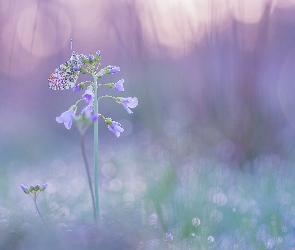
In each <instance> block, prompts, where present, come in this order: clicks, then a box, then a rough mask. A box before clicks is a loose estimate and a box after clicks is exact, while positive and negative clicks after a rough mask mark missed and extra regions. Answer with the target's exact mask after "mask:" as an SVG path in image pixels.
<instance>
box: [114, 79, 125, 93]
mask: <svg viewBox="0 0 295 250" xmlns="http://www.w3.org/2000/svg"><path fill="white" fill-rule="evenodd" d="M123 84H124V79H121V80H119V81H117V82H116V83H115V84H114V86H113V89H114V90H116V91H124V87H123Z"/></svg>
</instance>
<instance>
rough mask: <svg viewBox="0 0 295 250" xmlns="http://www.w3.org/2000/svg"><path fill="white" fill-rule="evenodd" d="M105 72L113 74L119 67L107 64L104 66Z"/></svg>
mask: <svg viewBox="0 0 295 250" xmlns="http://www.w3.org/2000/svg"><path fill="white" fill-rule="evenodd" d="M104 71H105V73H106V74H115V73H117V72H119V71H120V68H119V67H117V66H107V67H105V68H104Z"/></svg>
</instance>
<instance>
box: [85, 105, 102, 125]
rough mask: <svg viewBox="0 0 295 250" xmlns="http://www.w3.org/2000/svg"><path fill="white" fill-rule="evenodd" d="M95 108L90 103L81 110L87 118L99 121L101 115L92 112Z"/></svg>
mask: <svg viewBox="0 0 295 250" xmlns="http://www.w3.org/2000/svg"><path fill="white" fill-rule="evenodd" d="M93 110H94V107H93V106H92V105H88V106H86V107H85V108H84V109H83V110H82V111H81V114H84V115H85V117H86V118H87V119H89V120H91V121H92V122H95V121H97V119H98V117H99V115H98V114H92V112H93Z"/></svg>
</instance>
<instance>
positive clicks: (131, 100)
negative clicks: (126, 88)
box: [117, 97, 138, 114]
mask: <svg viewBox="0 0 295 250" xmlns="http://www.w3.org/2000/svg"><path fill="white" fill-rule="evenodd" d="M117 99H118V100H119V103H121V104H122V105H123V107H124V108H125V109H126V110H127V112H128V113H129V114H132V113H133V112H132V111H131V109H130V108H135V107H136V106H137V105H138V100H137V98H136V97H127V98H123V97H118V98H117Z"/></svg>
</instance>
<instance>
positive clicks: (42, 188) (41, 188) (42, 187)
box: [40, 183, 48, 191]
mask: <svg viewBox="0 0 295 250" xmlns="http://www.w3.org/2000/svg"><path fill="white" fill-rule="evenodd" d="M47 186H48V183H44V184H43V185H42V186H41V187H40V191H44V190H45V188H47Z"/></svg>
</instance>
